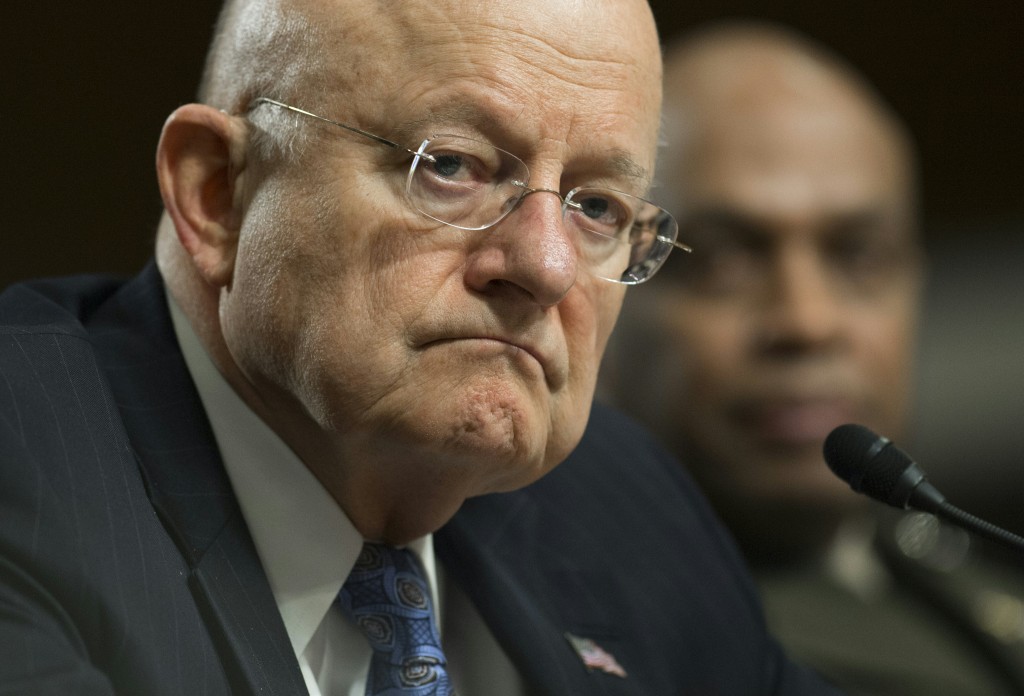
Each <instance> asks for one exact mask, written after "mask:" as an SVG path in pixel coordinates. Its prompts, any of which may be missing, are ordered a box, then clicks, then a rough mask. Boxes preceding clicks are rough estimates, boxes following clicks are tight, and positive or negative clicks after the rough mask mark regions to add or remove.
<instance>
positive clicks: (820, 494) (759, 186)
mask: <svg viewBox="0 0 1024 696" xmlns="http://www.w3.org/2000/svg"><path fill="white" fill-rule="evenodd" d="M746 106H747V107H748V108H746V109H738V108H737V109H732V110H730V111H728V112H725V113H721V114H720V117H719V118H716V119H714V121H713V122H709V123H706V124H705V126H704V127H703V128H699V129H698V131H697V133H696V134H695V136H694V138H693V139H692V140H691V141H690V142H689V144H688V146H687V147H686V148H684V149H683V151H682V155H681V158H680V160H678V161H677V168H676V169H675V172H674V176H672V178H671V179H669V180H668V181H666V182H664V183H665V185H666V187H671V188H672V189H673V190H674V191H675V193H676V194H677V195H679V196H680V197H681V205H680V209H679V217H680V224H681V232H680V239H682V240H683V241H686V242H687V243H690V244H692V246H693V247H694V249H695V251H694V253H693V255H692V257H687V258H685V259H677V260H676V263H675V264H673V262H672V260H670V261H669V264H668V266H667V267H666V269H665V270H664V271H663V272H662V274H661V276H659V278H658V279H657V281H656V282H658V283H659V285H658V287H657V288H656V289H655V288H652V290H653V291H656V292H658V293H659V297H660V298H661V301H660V302H659V305H658V309H659V311H658V316H659V317H660V320H661V321H663V322H664V326H662V327H661V328H662V329H663V330H664V331H665V332H666V335H665V337H664V340H665V342H666V344H667V345H671V346H672V347H673V350H674V351H676V352H675V355H674V356H673V357H670V358H668V362H670V363H672V364H673V369H674V370H675V371H676V372H677V376H678V377H679V382H678V385H679V387H680V389H679V390H678V391H676V392H674V393H673V394H672V398H671V401H670V403H671V404H672V407H671V409H670V410H671V412H670V414H669V415H668V416H667V417H666V418H665V424H666V425H665V427H666V428H670V429H671V430H670V432H671V433H672V434H671V435H670V437H672V438H674V439H675V440H676V441H677V444H682V445H683V447H684V448H685V449H688V450H690V451H691V453H692V456H691V457H690V458H689V459H688V460H687V461H688V464H689V465H691V466H692V467H694V469H695V473H696V475H697V477H698V478H699V479H700V480H701V482H702V483H703V484H704V485H705V487H706V488H707V489H708V490H709V492H710V493H711V494H712V496H713V497H714V498H716V499H717V501H718V502H719V503H720V504H723V505H726V506H730V507H734V508H736V509H744V510H746V511H747V514H748V515H749V514H755V515H756V511H757V510H758V509H763V510H765V511H771V512H775V513H779V512H780V511H783V510H786V511H788V512H789V513H794V512H795V511H803V512H801V513H800V514H804V513H805V512H806V511H807V510H813V511H815V512H816V513H820V512H822V511H825V510H828V511H830V512H831V513H832V514H835V513H836V512H838V511H839V510H841V509H844V508H848V507H849V505H851V504H853V503H854V501H855V496H853V495H851V494H850V492H849V490H848V489H847V488H846V486H845V485H844V484H842V482H840V481H839V480H838V479H836V478H835V477H834V476H833V475H832V474H831V473H830V472H829V471H828V469H827V468H826V467H825V465H824V463H823V460H822V454H821V448H822V442H823V440H824V439H825V437H826V435H827V434H828V433H829V432H830V431H831V430H832V428H834V427H836V426H837V425H840V424H842V423H846V422H858V423H864V424H866V425H869V426H871V427H874V428H877V429H878V430H879V431H881V432H884V433H889V434H895V433H897V432H898V431H899V430H900V429H901V428H902V427H903V424H904V417H905V411H906V406H907V404H906V401H907V395H908V391H909V384H908V382H909V379H910V362H911V353H912V348H913V333H914V324H915V312H916V304H917V297H918V285H919V278H918V276H919V272H918V259H917V251H916V246H915V245H916V241H915V236H914V234H913V232H912V230H913V224H914V222H913V220H912V212H911V210H912V208H911V205H912V204H911V194H910V193H909V184H908V176H909V174H908V172H907V170H906V167H905V165H904V163H903V162H902V161H901V160H900V157H901V155H900V154H898V153H900V152H901V150H900V149H899V148H898V147H897V146H896V144H895V142H894V141H893V139H892V138H893V136H891V135H888V134H887V133H888V131H884V130H883V129H882V128H881V126H879V125H878V124H877V122H876V121H875V118H874V117H873V116H871V115H870V114H869V113H868V112H867V110H866V108H865V107H863V106H861V105H859V104H858V103H855V102H854V101H853V98H852V97H850V98H848V99H846V100H845V101H843V100H839V99H838V97H837V98H836V100H832V101H829V100H826V99H824V98H822V99H810V100H799V99H795V100H789V101H787V100H786V99H785V98H781V97H776V98H771V97H765V99H764V100H762V101H756V100H749V101H748V102H747V104H746ZM673 265H674V266H675V267H674V268H673ZM641 291H645V290H641ZM627 311H628V308H627ZM673 384H676V383H675V382H673ZM893 436H895V435H893Z"/></svg>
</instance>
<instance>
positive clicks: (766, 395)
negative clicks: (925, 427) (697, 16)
mask: <svg viewBox="0 0 1024 696" xmlns="http://www.w3.org/2000/svg"><path fill="white" fill-rule="evenodd" d="M665 79H666V88H665V117H664V124H665V138H666V140H667V142H668V149H667V151H665V152H663V153H662V161H661V165H660V166H659V175H660V176H659V179H660V181H661V184H662V185H663V186H664V188H665V190H664V191H663V192H662V193H661V197H662V198H663V199H664V200H666V201H668V202H669V208H670V209H671V210H672V211H673V212H674V214H675V215H676V217H677V218H678V219H679V221H680V227H681V234H680V238H681V239H683V240H684V241H686V242H687V243H688V244H691V245H692V246H693V247H694V249H695V252H694V254H693V255H692V259H689V258H688V259H687V261H689V262H690V263H686V264H673V263H672V262H671V261H670V262H669V263H668V264H667V265H666V267H665V269H664V270H663V280H664V281H665V282H663V283H661V284H660V285H658V286H656V287H655V286H651V287H643V288H637V289H636V290H635V292H632V293H630V295H629V297H628V298H627V304H628V309H627V311H625V312H624V313H623V317H624V321H625V324H624V325H623V326H622V327H621V328H622V332H621V333H620V334H618V336H620V337H621V340H615V341H613V348H612V349H611V351H610V354H609V358H608V359H607V360H606V370H605V375H606V382H605V386H606V390H607V392H608V393H609V394H610V395H611V397H612V398H613V399H615V400H616V401H618V402H619V403H620V404H621V405H624V406H626V407H627V408H628V409H630V410H632V411H633V412H634V413H636V414H637V415H639V416H640V417H641V418H642V419H643V420H645V421H646V422H647V423H648V424H649V425H651V426H653V427H654V429H655V430H656V431H657V433H658V434H659V435H660V436H661V437H662V439H663V440H665V441H666V442H667V443H668V444H669V445H670V447H671V448H672V449H674V450H675V452H676V453H677V454H679V455H680V456H681V457H682V459H683V461H684V462H685V463H686V464H687V466H688V467H689V469H690V470H691V472H692V473H693V474H694V476H695V477H696V478H697V479H698V481H699V483H700V484H701V485H702V486H703V487H704V489H705V491H706V492H707V493H708V495H709V497H710V498H711V500H712V502H713V504H714V505H715V507H716V508H717V510H718V512H719V514H720V515H721V516H722V517H723V518H724V520H725V521H726V523H727V525H728V526H729V527H730V528H731V529H732V531H733V533H734V534H735V535H736V537H737V539H738V540H739V542H740V545H741V547H742V548H743V550H744V552H745V554H746V555H747V558H748V561H749V562H750V563H751V565H752V567H753V568H754V570H755V573H756V575H757V577H758V580H759V583H760V585H761V588H762V591H763V593H764V597H765V603H766V606H767V610H768V614H769V621H770V624H771V625H772V627H773V629H774V630H775V631H776V632H777V634H778V635H779V636H780V638H781V639H782V640H783V642H784V643H785V644H787V645H788V647H789V649H790V650H791V651H792V652H793V654H794V655H795V656H798V657H799V658H801V659H803V660H805V661H807V662H809V663H811V664H813V665H815V666H817V667H818V668H819V669H820V670H821V671H822V672H823V673H825V674H826V675H828V676H830V677H831V678H833V679H835V680H836V681H837V682H839V683H840V684H842V685H844V686H846V687H847V688H849V689H850V690H851V691H853V692H855V693H864V694H901V695H904V696H905V695H907V694H939V693H942V694H947V695H948V694H979V695H980V694H1001V693H1020V692H1019V691H1018V690H1017V689H1019V688H1020V687H1019V684H1018V685H1017V686H1016V687H1015V686H1014V685H1013V684H1014V680H1015V679H1016V678H1019V676H1020V675H1016V676H1015V674H1014V672H1015V671H1017V670H1015V669H1014V668H1013V667H1012V665H1011V664H1010V663H1011V662H1012V658H1009V659H1007V656H1006V655H1004V654H1003V653H1002V652H1001V651H1000V650H990V649H989V648H990V647H992V646H989V645H988V642H989V638H983V637H980V636H977V637H976V636H974V635H972V634H971V633H969V632H966V631H965V630H962V629H963V628H964V627H965V625H966V624H967V623H969V622H967V621H962V620H960V619H954V618H951V617H950V616H949V615H947V614H946V613H945V612H944V611H938V610H936V609H935V608H934V607H933V605H932V604H930V603H928V602H925V601H920V597H922V596H924V593H923V592H921V591H920V590H921V588H920V587H919V585H920V583H917V582H916V581H915V578H916V577H917V575H914V574H913V573H914V571H913V570H911V569H910V568H904V567H898V566H899V564H900V563H903V565H906V563H905V561H906V558H905V557H904V558H903V561H901V560H899V556H900V555H901V554H900V553H899V552H888V553H887V552H884V551H880V548H879V546H878V544H877V543H876V542H877V541H878V539H877V537H878V536H880V535H879V534H878V533H876V528H875V523H874V520H873V519H872V515H871V514H870V512H871V508H870V503H869V501H868V500H867V499H866V498H862V497H859V496H856V495H854V494H853V493H852V492H851V491H850V490H849V488H848V487H847V486H846V485H845V484H844V483H843V482H841V481H840V480H839V479H837V478H836V477H834V476H833V474H832V473H831V472H830V471H829V470H828V468H827V467H826V466H825V465H824V463H823V460H822V454H821V451H822V442H823V440H824V439H825V437H826V436H827V435H828V433H829V432H830V431H831V430H832V429H833V428H834V427H836V426H838V425H841V424H843V423H847V422H857V423H863V424H865V425H867V426H869V427H871V428H873V429H876V430H877V431H879V432H882V433H885V434H886V435H888V436H889V437H891V438H895V439H899V438H901V437H902V436H903V435H904V433H905V428H906V424H907V420H908V408H909V394H910V391H911V385H912V370H911V364H912V356H913V353H914V349H915V332H916V323H917V315H918V307H919V302H920V295H921V286H922V276H923V269H922V265H923V264H922V256H923V255H922V250H921V246H920V238H919V231H918V220H917V210H916V198H917V192H916V186H917V183H916V171H915V165H914V153H913V147H912V144H911V142H910V139H909V137H908V135H907V133H906V132H905V130H904V128H903V126H902V125H901V123H900V122H899V120H898V119H897V118H896V116H895V115H894V114H893V113H892V111H891V110H890V109H889V108H888V107H887V106H886V105H885V104H884V103H882V101H881V100H880V98H879V97H878V95H877V94H876V93H875V92H874V90H873V89H872V88H871V87H870V86H869V85H867V84H866V83H865V81H864V80H863V79H862V78H861V77H860V76H859V75H857V74H856V73H855V72H854V71H852V70H851V69H850V68H849V67H847V66H845V65H844V64H842V62H841V61H840V60H838V59H837V58H835V57H834V56H832V55H830V54H829V53H828V52H827V51H824V50H823V49H821V48H819V47H817V46H814V45H812V44H811V43H810V42H808V41H806V40H805V39H803V38H802V37H798V36H795V35H793V34H792V33H790V32H788V31H786V30H783V29H780V28H778V27H772V26H763V25H750V24H741V25H726V26H719V27H716V28H712V29H709V30H705V31H703V32H700V33H698V34H696V35H694V36H692V37H690V38H688V39H687V40H684V41H682V42H681V43H680V44H678V45H677V46H675V47H674V48H673V49H672V50H670V51H669V52H668V54H667V59H666V76H665ZM922 524H923V525H925V528H924V529H925V531H931V532H933V533H935V534H939V535H941V536H943V544H945V545H946V546H948V545H950V544H952V545H953V546H956V539H957V537H956V536H955V535H954V536H953V537H952V538H953V541H952V542H947V540H946V537H948V536H949V535H950V532H949V531H948V530H938V531H935V530H932V529H931V528H930V527H928V525H934V520H930V519H922V518H918V517H914V518H911V519H909V520H907V521H902V522H901V525H903V526H902V527H901V533H902V534H903V536H904V538H913V537H915V535H917V537H918V538H919V536H920V532H921V530H922V528H921V527H919V526H917V525H922Z"/></svg>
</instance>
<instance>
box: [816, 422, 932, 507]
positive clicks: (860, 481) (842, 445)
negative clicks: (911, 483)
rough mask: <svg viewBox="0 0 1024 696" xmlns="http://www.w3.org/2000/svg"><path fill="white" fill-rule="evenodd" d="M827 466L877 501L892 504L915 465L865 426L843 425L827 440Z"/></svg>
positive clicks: (887, 441)
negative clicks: (905, 477)
mask: <svg viewBox="0 0 1024 696" xmlns="http://www.w3.org/2000/svg"><path fill="white" fill-rule="evenodd" d="M824 455H825V462H826V463H827V464H828V466H829V468H830V469H832V471H833V472H834V473H835V475H836V476H838V477H839V478H841V479H843V480H844V481H846V482H847V483H849V484H850V488H852V489H853V490H855V491H858V492H863V493H865V494H867V495H869V496H871V497H872V498H875V499H876V500H881V501H884V502H887V503H890V504H892V502H893V501H892V496H893V491H894V489H895V487H896V483H897V482H898V481H899V480H900V477H901V476H902V475H903V472H904V471H906V470H907V467H908V466H910V465H911V464H912V463H913V461H912V460H911V459H910V457H908V456H907V455H906V453H904V452H903V451H902V450H900V449H898V448H897V447H895V446H893V445H892V444H891V443H890V442H889V440H888V439H886V438H884V437H882V436H880V435H878V434H877V433H875V432H873V431H872V430H870V429H869V428H865V427H864V426H863V425H856V424H853V423H851V424H848V425H841V426H839V427H838V428H836V429H835V430H833V431H832V432H831V433H829V435H828V437H827V438H825V446H824Z"/></svg>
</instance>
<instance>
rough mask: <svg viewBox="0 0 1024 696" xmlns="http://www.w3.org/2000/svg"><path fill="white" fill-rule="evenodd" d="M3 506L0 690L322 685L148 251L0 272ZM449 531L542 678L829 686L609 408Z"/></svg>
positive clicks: (676, 686) (495, 619)
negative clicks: (33, 275)
mask: <svg viewBox="0 0 1024 696" xmlns="http://www.w3.org/2000/svg"><path fill="white" fill-rule="evenodd" d="M297 512H298V511H297ZM0 516H2V520H0V692H2V693H26V694H49V693H53V694H109V693H112V692H116V693H120V694H146V695H147V696H148V695H159V694H188V695H189V696H194V695H197V694H226V693H239V694H245V693H262V694H298V693H305V687H304V684H303V681H302V677H301V675H300V672H299V669H298V665H297V662H296V659H295V657H294V655H293V653H292V651H291V648H290V645H289V641H288V637H287V635H286V632H285V629H284V625H283V623H282V621H281V618H280V615H279V614H278V612H277V609H276V606H275V604H274V599H273V596H272V595H271V591H270V587H269V585H268V582H267V579H266V577H265V575H264V573H263V570H262V568H261V566H260V562H259V560H258V558H257V555H256V553H255V550H254V547H253V544H252V540H251V539H250V537H249V533H248V530H247V529H246V526H245V523H244V521H243V519H242V516H241V513H240V511H239V507H238V504H237V502H236V500H235V498H234V495H233V493H232V491H231V487H230V485H229V483H228V480H227V478H226V475H225V472H224V469H223V466H222V464H221V460H220V456H219V454H218V451H217V446H216V444H215V442H214V439H213V436H212V433H211V431H210V427H209V424H208V422H207V420H206V417H205V415H204V412H203V408H202V405H201V403H200V401H199V398H198V395H197V393H196V391H195V388H194V386H193V384H192V381H191V378H190V376H189V374H188V372H187V370H186V367H185V364H184V362H183V360H182V357H181V354H180V352H179V349H178V346H177V342H176V339H175V336H174V333H173V330H172V328H171V323H170V318H169V316H168V313H167V309H166V306H165V300H164V291H163V285H162V283H161V280H160V277H159V274H158V273H157V271H156V270H155V268H153V267H152V266H151V267H150V268H148V269H147V270H146V271H145V272H144V273H143V274H142V275H141V276H139V277H138V278H136V279H135V280H134V281H131V282H129V283H127V284H122V283H120V282H118V281H114V280H111V279H103V278H96V277H89V278H77V279H69V280H61V281H40V282H37V283H34V284H31V285H22V286H15V287H13V288H10V289H9V290H7V291H6V292H5V293H4V294H3V295H2V296H0ZM435 545H436V549H437V553H438V555H439V558H440V559H441V562H442V563H443V564H444V566H445V568H446V571H447V573H448V576H449V577H450V578H451V579H452V580H453V581H454V582H457V583H459V585H460V586H461V587H462V588H463V589H464V590H465V591H466V592H467V593H468V594H469V596H470V597H471V599H472V600H473V601H474V602H475V603H476V605H477V607H478V608H479V610H480V612H481V614H482V615H483V617H484V619H485V620H486V621H487V623H488V624H489V626H490V627H491V629H492V630H493V632H494V634H495V636H496V637H497V639H498V640H499V642H500V643H501V644H502V646H503V647H504V649H505V650H506V651H507V652H508V654H509V655H510V656H511V658H512V659H513V661H514V662H515V664H516V666H517V668H518V669H519V670H520V672H521V673H522V674H523V675H524V678H525V679H526V680H527V683H528V684H529V685H530V689H531V693H536V694H551V695H552V696H554V695H556V694H557V695H558V696H564V695H566V694H586V695H588V696H590V695H593V694H644V695H655V696H664V695H667V694H699V695H700V696H710V695H712V694H730V695H736V696H753V695H754V694H775V693H778V694H799V693H813V694H820V693H828V688H827V687H825V686H824V685H823V684H821V683H820V682H817V681H816V679H815V678H814V677H813V676H812V675H810V674H809V673H807V672H805V671H803V670H801V669H800V668H797V667H796V666H794V665H793V664H791V663H790V662H788V661H787V660H786V659H785V658H784V657H783V656H782V655H781V654H780V652H779V650H778V649H777V647H776V644H775V643H774V642H773V641H772V640H771V639H770V638H769V637H768V636H767V635H766V633H765V628H764V625H763V622H762V617H761V610H760V607H759V604H758V601H757V599H756V598H755V593H754V591H753V589H752V585H751V583H750V581H749V579H748V576H747V574H746V571H745V570H744V568H743V566H742V564H741V561H740V560H739V557H738V555H737V553H736V551H735V550H734V549H733V546H732V544H731V543H730V542H729V541H728V540H727V538H726V537H725V535H724V534H723V532H722V529H721V527H720V526H719V524H718V523H717V522H716V521H715V520H714V519H713V517H712V515H711V514H710V513H709V511H708V507H707V505H706V504H705V502H704V501H703V499H702V498H701V497H700V496H699V495H698V494H697V493H696V491H695V490H694V487H693V486H692V484H691V483H690V481H689V480H688V479H686V478H685V477H684V475H683V474H682V471H681V469H680V467H679V466H678V465H677V464H676V463H675V462H673V461H672V460H671V459H670V458H669V457H668V456H667V455H666V454H665V453H664V452H663V451H662V450H660V449H659V448H658V447H656V446H655V445H654V444H653V443H652V442H651V440H650V439H648V438H647V437H646V436H645V435H644V434H643V433H642V432H641V431H640V430H639V429H638V428H636V427H635V426H634V425H632V424H631V423H630V422H628V421H627V420H625V419H624V418H622V417H621V416H618V415H615V414H613V413H611V412H609V411H607V410H603V409H600V408H597V409H595V410H594V413H593V415H592V418H591V423H590V426H589V429H588V432H587V435H586V436H585V438H584V441H583V443H582V444H581V445H580V447H579V449H578V450H577V451H576V453H575V454H573V456H572V457H571V458H570V459H569V460H568V461H566V462H565V463H564V464H562V465H561V466H560V467H558V468H557V469H556V470H555V471H554V472H553V473H552V474H550V475H549V476H547V477H545V478H544V479H542V480H541V481H539V482H538V483H536V484H534V485H532V486H530V487H528V488H525V489H523V490H520V491H517V492H514V493H510V494H502V495H490V496H484V497H480V498H476V499H472V500H470V501H468V502H467V503H466V504H465V506H464V508H463V509H462V510H461V511H460V512H459V513H458V514H457V515H456V517H455V518H454V519H453V520H452V521H451V522H450V523H449V524H448V525H447V526H446V527H444V528H443V529H442V530H440V532H439V533H438V534H437V535H436V537H435ZM566 632H571V633H573V634H576V635H578V636H582V637H587V638H591V639H593V640H595V641H596V642H597V643H598V644H599V645H600V646H601V647H602V648H604V649H605V650H606V651H608V652H609V653H611V654H613V655H614V656H615V657H616V658H617V660H618V662H619V663H620V664H621V665H622V667H623V668H624V669H625V670H626V671H627V672H628V676H627V677H626V678H625V679H623V678H621V677H618V676H614V675H610V674H606V673H604V672H602V671H599V670H598V671H588V670H587V669H586V668H585V667H584V665H583V663H582V662H581V660H580V659H579V657H578V656H577V655H576V654H575V653H574V652H573V650H572V648H571V647H570V645H569V643H568V641H567V640H566V638H565V635H564V634H565V633H566Z"/></svg>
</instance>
